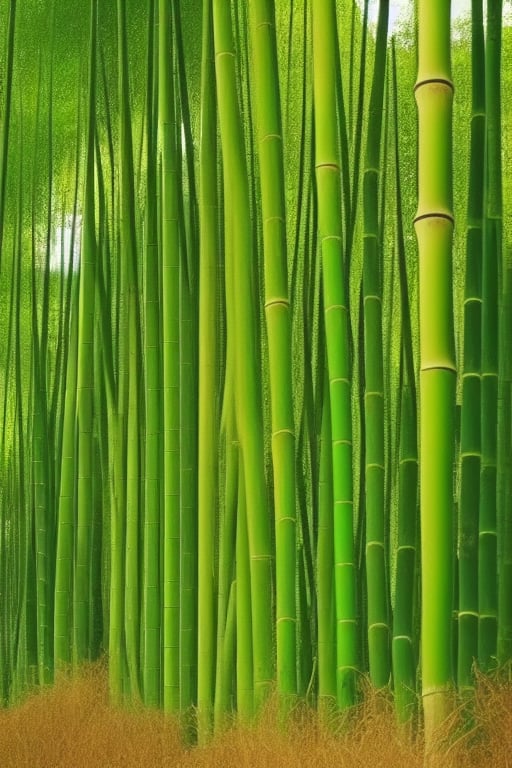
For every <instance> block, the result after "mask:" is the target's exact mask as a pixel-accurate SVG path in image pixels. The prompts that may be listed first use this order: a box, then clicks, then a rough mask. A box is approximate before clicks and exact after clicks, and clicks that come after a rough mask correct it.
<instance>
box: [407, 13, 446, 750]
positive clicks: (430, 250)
mask: <svg viewBox="0 0 512 768" xmlns="http://www.w3.org/2000/svg"><path fill="white" fill-rule="evenodd" d="M417 7H418V79H417V82H416V88H415V95H416V102H417V105H418V120H419V134H418V211H417V215H416V219H415V229H416V235H417V239H418V247H419V270H420V273H419V280H420V398H421V401H420V462H421V463H420V487H421V494H420V509H421V569H422V570H421V576H422V650H421V659H422V695H423V709H424V717H425V738H426V743H427V747H430V746H431V745H432V741H433V735H434V732H435V730H436V728H437V727H438V726H439V725H440V724H441V722H442V721H443V720H444V718H445V717H446V716H447V714H448V712H449V711H450V706H451V703H450V689H451V683H452V665H451V631H452V597H453V590H452V580H453V575H452V574H453V542H452V539H453V524H452V520H453V461H454V436H455V380H456V368H455V353H454V339H453V317H452V267H451V252H452V232H453V213H452V102H453V85H452V81H451V67H450V3H449V2H445V1H444V0H419V2H418V6H417Z"/></svg>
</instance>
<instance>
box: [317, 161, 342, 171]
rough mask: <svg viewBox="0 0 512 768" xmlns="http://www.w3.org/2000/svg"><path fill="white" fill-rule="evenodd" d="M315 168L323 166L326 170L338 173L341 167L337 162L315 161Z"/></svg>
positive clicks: (320, 168) (318, 168)
mask: <svg viewBox="0 0 512 768" xmlns="http://www.w3.org/2000/svg"><path fill="white" fill-rule="evenodd" d="M315 168H316V170H317V171H320V170H322V168H325V169H327V170H331V171H338V173H341V168H340V166H339V164H338V163H316V165H315Z"/></svg>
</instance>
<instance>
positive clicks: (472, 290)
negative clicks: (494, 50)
mask: <svg viewBox="0 0 512 768" xmlns="http://www.w3.org/2000/svg"><path fill="white" fill-rule="evenodd" d="M471 44H472V47H471V76H472V109H471V138H470V142H471V144H470V156H469V164H470V167H469V189H468V207H467V230H466V282H465V291H464V294H465V295H464V361H463V371H462V404H461V442H460V456H461V464H460V495H459V545H458V551H459V615H458V655H457V683H458V686H459V689H460V690H464V689H467V688H471V687H472V685H473V665H474V662H475V660H476V659H477V657H478V623H479V622H478V570H479V565H478V506H479V495H480V464H481V430H480V420H479V419H475V413H479V411H480V366H481V309H482V230H483V212H484V211H483V206H484V155H485V80H484V78H483V77H482V70H483V69H484V68H485V59H484V27H483V8H482V2H481V0H473V2H472V14H471Z"/></svg>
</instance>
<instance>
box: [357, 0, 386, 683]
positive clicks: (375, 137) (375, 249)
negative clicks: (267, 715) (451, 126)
mask: <svg viewBox="0 0 512 768" xmlns="http://www.w3.org/2000/svg"><path fill="white" fill-rule="evenodd" d="M388 16H389V2H388V0H381V2H380V3H379V18H378V24H377V41H376V50H375V65H374V73H373V80H372V90H371V95H370V107H369V114H368V136H367V144H366V155H365V168H364V176H363V301H364V320H363V322H364V368H365V372H364V375H365V394H364V408H365V419H364V425H365V446H366V451H365V479H364V482H365V488H366V499H365V510H366V549H365V556H366V578H367V582H366V584H367V598H368V652H369V663H370V679H371V681H372V683H373V684H374V685H375V686H376V687H377V688H381V687H383V686H385V685H387V684H388V682H389V676H390V653H389V634H390V631H389V616H388V596H387V593H388V583H387V582H388V574H387V567H386V548H385V517H386V516H385V512H384V481H385V455H384V373H383V349H382V283H381V278H380V273H381V268H380V264H381V261H382V259H381V250H382V243H381V242H380V240H379V215H378V210H379V201H378V195H379V165H380V145H381V132H382V111H383V109H382V108H383V97H384V80H385V72H386V40H387V28H388Z"/></svg>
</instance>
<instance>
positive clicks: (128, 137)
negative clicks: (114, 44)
mask: <svg viewBox="0 0 512 768" xmlns="http://www.w3.org/2000/svg"><path fill="white" fill-rule="evenodd" d="M126 24H127V21H126V6H125V3H124V2H122V0H119V2H118V3H117V25H118V77H119V81H118V92H119V169H120V175H119V186H120V222H119V223H120V230H119V235H120V242H119V245H120V257H121V264H120V269H121V289H122V292H123V299H124V307H123V309H122V311H123V315H124V318H125V320H124V322H125V323H126V327H125V329H124V332H125V333H127V339H124V341H123V345H122V352H121V355H122V358H123V360H122V364H123V365H124V366H126V368H125V370H124V377H125V383H124V385H123V384H122V386H124V387H126V390H125V391H126V393H127V396H126V400H125V401H124V402H123V405H122V407H123V413H126V551H125V570H126V575H125V579H126V589H125V634H126V654H127V660H128V671H129V681H130V689H131V692H132V693H133V694H135V695H138V694H139V690H140V679H139V678H140V594H139V525H140V520H139V517H140V503H139V492H140V488H139V486H140V474H141V471H140V461H141V459H140V440H139V403H140V374H141V338H140V328H141V324H140V306H139V289H138V276H137V267H138V265H137V259H138V253H137V238H136V221H135V218H136V216H135V166H134V161H133V139H132V127H131V126H132V115H131V107H130V83H129V74H130V73H129V67H128V38H127V29H126ZM124 408H126V411H124Z"/></svg>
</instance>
